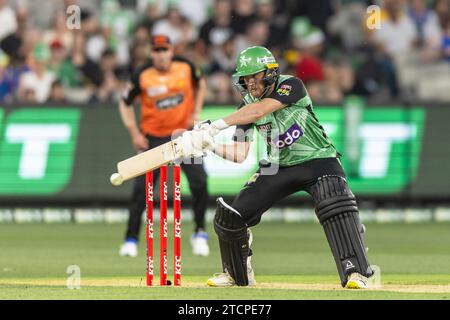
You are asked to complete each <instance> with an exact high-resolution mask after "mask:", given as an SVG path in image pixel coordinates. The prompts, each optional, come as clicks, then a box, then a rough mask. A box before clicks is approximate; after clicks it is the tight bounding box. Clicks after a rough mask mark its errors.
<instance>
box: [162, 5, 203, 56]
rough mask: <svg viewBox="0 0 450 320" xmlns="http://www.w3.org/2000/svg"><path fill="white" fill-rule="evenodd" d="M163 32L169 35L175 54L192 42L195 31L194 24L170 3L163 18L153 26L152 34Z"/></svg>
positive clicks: (195, 34)
mask: <svg viewBox="0 0 450 320" xmlns="http://www.w3.org/2000/svg"><path fill="white" fill-rule="evenodd" d="M155 34H164V35H167V36H169V37H170V40H171V41H172V43H173V44H174V46H175V54H180V53H182V52H183V48H184V47H185V46H186V45H187V44H188V43H190V42H194V41H195V40H196V37H197V31H196V29H195V28H194V26H193V25H192V24H191V23H190V22H189V20H187V19H186V18H185V17H184V16H182V15H181V13H180V10H179V9H178V7H177V6H176V5H171V6H170V7H169V9H168V11H167V15H166V17H165V18H163V19H161V20H159V21H158V22H157V23H155V25H154V26H153V35H155Z"/></svg>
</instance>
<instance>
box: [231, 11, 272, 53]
mask: <svg viewBox="0 0 450 320" xmlns="http://www.w3.org/2000/svg"><path fill="white" fill-rule="evenodd" d="M269 32H270V30H269V24H268V23H267V22H266V21H264V20H261V19H254V20H253V21H252V22H251V23H249V24H248V26H247V29H246V31H245V34H244V35H238V36H237V39H236V47H237V48H236V50H237V51H238V52H241V51H242V50H244V49H245V48H248V47H251V46H267V41H268V40H269Z"/></svg>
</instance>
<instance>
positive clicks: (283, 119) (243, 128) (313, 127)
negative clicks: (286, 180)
mask: <svg viewBox="0 0 450 320" xmlns="http://www.w3.org/2000/svg"><path fill="white" fill-rule="evenodd" d="M267 98H271V99H275V100H278V101H280V102H281V103H283V105H284V107H283V108H281V109H279V110H277V111H275V112H273V113H271V114H269V115H267V116H265V117H263V118H261V119H259V120H258V121H256V122H255V123H251V124H247V125H240V126H237V128H236V132H235V134H234V137H233V139H234V140H235V141H246V140H247V139H251V137H252V136H253V130H252V129H253V128H256V129H257V130H258V132H259V133H260V134H261V135H262V136H263V138H264V139H265V141H266V143H267V154H268V160H269V161H270V162H272V163H278V164H279V165H280V166H292V165H296V164H300V163H303V162H305V161H309V160H313V159H319V158H331V157H337V156H338V153H337V151H336V148H335V147H334V145H333V143H332V142H331V140H330V139H329V138H328V136H327V135H326V133H325V130H324V128H323V127H322V126H321V125H320V123H319V120H318V119H317V117H316V115H315V114H314V111H313V106H312V101H311V98H310V97H309V95H308V92H307V91H306V88H305V86H304V85H303V82H302V81H301V80H300V79H298V78H296V77H293V76H289V75H281V76H280V77H279V79H278V81H277V84H276V86H275V89H274V90H273V92H272V93H271V94H270V95H269V96H267ZM258 101H259V99H255V98H253V97H252V96H251V95H250V94H249V93H248V94H247V95H246V96H245V97H244V99H243V101H242V104H241V107H242V106H244V105H247V104H249V103H254V102H258Z"/></svg>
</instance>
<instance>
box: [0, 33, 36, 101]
mask: <svg viewBox="0 0 450 320" xmlns="http://www.w3.org/2000/svg"><path fill="white" fill-rule="evenodd" d="M0 47H1V50H2V51H3V52H4V53H5V55H6V57H7V60H8V64H7V65H6V66H5V67H6V69H5V70H4V73H3V76H2V79H1V83H2V88H3V89H2V90H4V93H3V94H4V96H3V99H4V100H3V101H5V102H8V103H11V102H13V101H14V100H15V97H16V92H17V88H18V87H19V81H20V77H21V75H22V74H23V73H25V72H27V71H28V70H29V69H28V66H27V65H26V64H25V63H24V57H23V54H22V50H21V47H22V40H21V39H20V38H19V37H18V36H17V35H9V36H8V37H6V38H5V39H3V41H2V42H1V44H0Z"/></svg>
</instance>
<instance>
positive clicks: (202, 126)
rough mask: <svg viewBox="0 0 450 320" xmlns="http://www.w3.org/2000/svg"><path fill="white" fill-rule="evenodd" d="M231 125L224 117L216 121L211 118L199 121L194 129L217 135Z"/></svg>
mask: <svg viewBox="0 0 450 320" xmlns="http://www.w3.org/2000/svg"><path fill="white" fill-rule="evenodd" d="M228 127H229V125H228V124H227V123H226V122H225V121H224V120H222V119H220V120H216V121H214V122H211V121H210V120H206V121H203V122H200V123H197V124H196V125H195V126H194V131H200V130H203V131H207V132H208V133H209V135H211V136H213V137H214V136H215V135H217V134H218V133H219V132H220V131H221V130H223V129H226V128H228Z"/></svg>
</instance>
